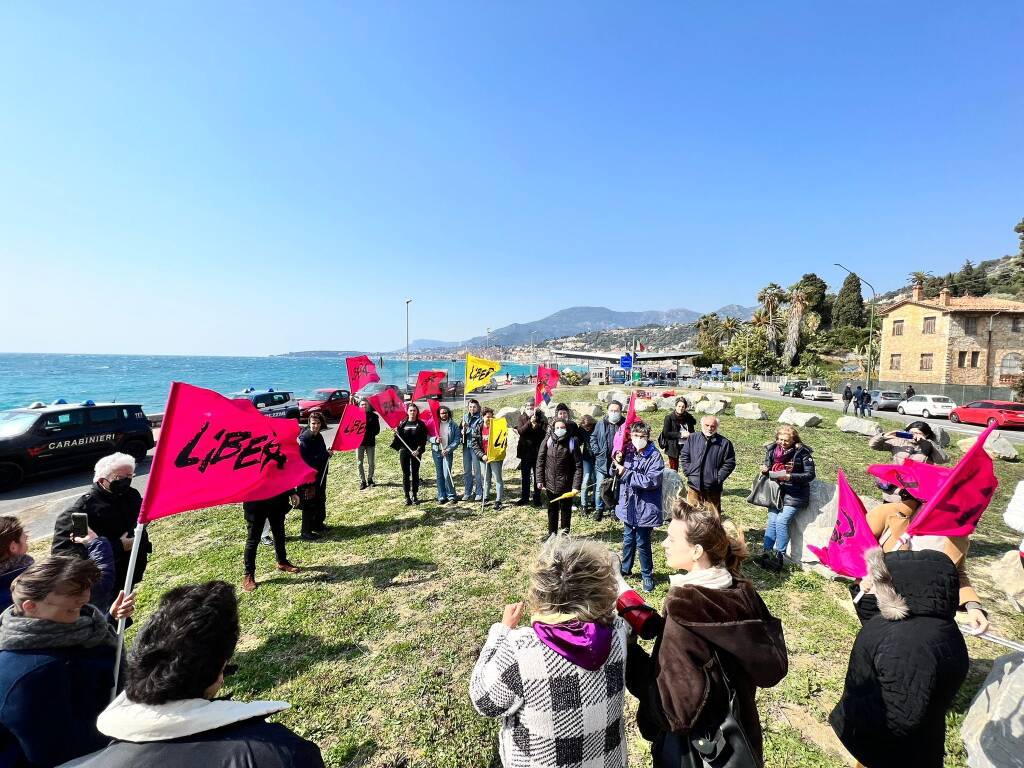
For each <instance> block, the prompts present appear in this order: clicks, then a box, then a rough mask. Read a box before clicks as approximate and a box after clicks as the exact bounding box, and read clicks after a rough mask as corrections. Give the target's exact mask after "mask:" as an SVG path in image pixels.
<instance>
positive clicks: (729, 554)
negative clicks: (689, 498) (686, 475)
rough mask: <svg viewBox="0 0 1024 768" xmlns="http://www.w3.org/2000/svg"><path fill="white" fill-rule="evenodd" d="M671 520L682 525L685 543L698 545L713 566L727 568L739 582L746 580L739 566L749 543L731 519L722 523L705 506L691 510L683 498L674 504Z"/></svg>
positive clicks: (745, 554) (744, 558) (744, 557)
mask: <svg viewBox="0 0 1024 768" xmlns="http://www.w3.org/2000/svg"><path fill="white" fill-rule="evenodd" d="M672 519H673V520H679V521H680V522H682V523H683V525H684V526H685V527H686V540H687V541H688V542H690V543H691V544H699V545H700V546H701V547H702V548H703V549H704V551H705V552H706V553H707V555H708V558H709V559H710V560H711V564H712V565H717V566H722V567H724V568H725V569H726V570H727V571H729V573H731V574H732V575H733V577H735V578H737V579H745V577H744V576H743V574H742V573H741V572H740V566H741V565H742V564H743V561H744V560H746V559H747V542H746V541H745V540H744V539H743V534H742V532H740V530H739V529H738V528H737V527H736V524H735V523H733V522H732V520H729V519H724V520H723V519H722V518H720V517H719V516H718V513H717V512H715V511H713V510H710V509H706V508H704V507H692V506H690V505H689V504H687V503H686V500H685V499H682V498H677V499H676V500H675V503H674V504H673V505H672Z"/></svg>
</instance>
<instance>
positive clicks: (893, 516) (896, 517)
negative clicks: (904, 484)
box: [868, 501, 981, 607]
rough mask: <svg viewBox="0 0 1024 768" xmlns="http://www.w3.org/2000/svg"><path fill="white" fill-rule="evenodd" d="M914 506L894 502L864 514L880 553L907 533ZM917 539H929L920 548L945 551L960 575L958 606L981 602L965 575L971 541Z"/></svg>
mask: <svg viewBox="0 0 1024 768" xmlns="http://www.w3.org/2000/svg"><path fill="white" fill-rule="evenodd" d="M917 509H918V505H917V504H916V503H914V502H913V501H911V502H909V503H908V502H905V501H898V502H888V503H886V504H880V505H879V506H877V507H875V508H874V509H873V510H871V511H870V512H868V525H870V526H871V533H873V534H874V536H875V538H876V539H878V543H879V544H881V545H882V551H883V552H892V551H893V550H894V549H896V545H897V544H898V543H899V538H900V536H902V535H903V534H904V533H906V531H907V526H909V525H910V520H911V518H912V517H913V516H914V513H915V512H916V511H917ZM920 538H921V539H926V540H929V541H927V542H921V543H923V544H924V546H923V548H924V549H934V550H938V551H939V552H945V553H946V555H947V556H948V557H949V559H950V560H952V561H953V565H955V566H956V570H957V573H958V574H959V575H960V606H961V607H963V605H964V604H965V603H968V602H971V601H972V600H973V601H975V602H979V603H980V602H981V598H980V597H978V593H977V592H975V591H974V587H972V586H971V580H970V578H969V577H968V576H967V550H968V549H969V548H970V546H971V540H970V538H968V537H967V536H956V537H953V538H950V537H948V536H922V537H920Z"/></svg>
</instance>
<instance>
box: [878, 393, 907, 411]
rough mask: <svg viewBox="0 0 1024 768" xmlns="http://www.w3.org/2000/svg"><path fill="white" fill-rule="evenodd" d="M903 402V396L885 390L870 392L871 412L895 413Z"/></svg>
mask: <svg viewBox="0 0 1024 768" xmlns="http://www.w3.org/2000/svg"><path fill="white" fill-rule="evenodd" d="M902 401H903V394H902V393H900V392H890V391H889V390H885V389H872V390H871V410H873V411H895V410H896V409H897V408H899V405H900V403H901V402H902Z"/></svg>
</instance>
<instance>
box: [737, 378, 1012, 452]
mask: <svg viewBox="0 0 1024 768" xmlns="http://www.w3.org/2000/svg"><path fill="white" fill-rule="evenodd" d="M766 386H769V387H774V391H772V390H771V389H769V390H767V391H759V390H753V389H750V387H747V388H746V389H745V391H744V392H743V394H744V395H747V396H750V397H763V398H765V399H767V400H778V401H780V402H784V403H788V404H790V405H794V406H795V407H797V408H799V407H800V404H801V403H803V404H804V405H813V406H815V407H818V408H830V409H832V410H833V411H839V412H840V413H842V411H843V403H842V401H839V400H836V401H833V402H831V403H829V402H825V401H824V400H817V401H814V402H812V401H810V400H803V399H802V398H799V397H798V398H792V397H783V396H782V395H780V394H779V392H778V388H777V387H775V385H771V384H769V385H766ZM836 397H838V395H836ZM850 415H851V416H852V415H853V408H850ZM873 415H874V416H877V417H881V418H886V419H892V420H893V421H898V422H901V423H903V424H909V423H910V422H912V421H927V422H928V423H929V424H932V425H934V426H937V427H942V428H943V429H944V430H946V431H947V432H950V433H957V434H961V435H964V436H966V435H978V434H981V431H982V430H983V429H984V427H976V426H974V425H972V424H953V423H952V422H951V421H949V420H948V419H934V418H932V419H922V418H921V417H920V416H901V415H900V414H898V413H896V411H873ZM1000 434H1001V435H1002V436H1003V437H1005V438H1006V439H1007V440H1009V441H1010V442H1013V443H1024V432H1019V431H1017V430H1013V429H1005V430H1001V431H1000Z"/></svg>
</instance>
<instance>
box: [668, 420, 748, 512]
mask: <svg viewBox="0 0 1024 768" xmlns="http://www.w3.org/2000/svg"><path fill="white" fill-rule="evenodd" d="M679 464H680V466H681V467H682V468H683V472H684V473H685V475H686V486H687V488H686V503H687V504H689V505H690V506H691V507H705V508H707V509H711V510H714V511H715V512H716V513H717V514H719V515H721V514H722V486H723V485H725V481H726V479H727V478H728V477H729V475H731V474H732V472H733V470H734V469H736V450H735V449H734V448H733V445H732V442H730V441H729V439H728V438H726V437H725V436H724V435H721V434H719V432H718V419H717V418H715V417H714V416H710V415H709V416H705V417H704V418H702V419H701V420H700V432H694V433H693V434H692V435H690V436H689V437H688V438H686V441H685V442H684V443H683V444H682V445H680V446H679Z"/></svg>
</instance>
